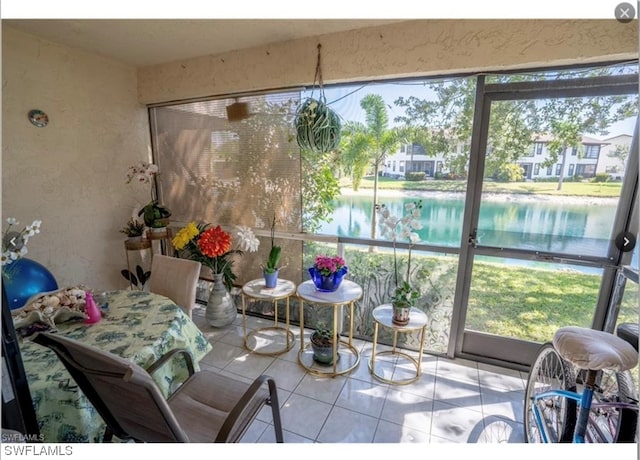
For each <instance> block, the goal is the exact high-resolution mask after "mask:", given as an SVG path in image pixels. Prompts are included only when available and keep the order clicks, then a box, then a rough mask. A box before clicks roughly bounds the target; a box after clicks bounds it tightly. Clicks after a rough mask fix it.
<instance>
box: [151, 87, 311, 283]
mask: <svg viewBox="0 0 640 460" xmlns="http://www.w3.org/2000/svg"><path fill="white" fill-rule="evenodd" d="M299 100H300V96H299V93H298V92H287V93H277V94H261V95H255V96H247V97H239V98H233V99H216V100H208V101H199V102H189V103H182V104H177V105H171V106H163V107H154V108H152V109H150V117H151V125H152V138H153V144H154V156H155V162H156V163H157V164H158V167H159V171H160V174H159V175H158V188H159V196H160V199H161V201H162V202H163V203H164V204H165V205H166V206H167V207H168V208H169V209H170V210H171V212H172V216H171V220H172V221H180V222H189V221H192V220H195V221H196V222H198V221H203V222H209V223H212V224H214V225H216V224H220V225H222V226H223V227H230V226H233V225H246V226H249V227H252V228H257V229H267V230H268V229H269V227H270V225H271V221H272V219H273V217H274V215H275V218H276V231H279V232H300V231H301V226H302V224H301V220H302V218H301V190H300V149H299V147H298V145H297V143H296V141H295V137H294V136H293V134H294V130H293V119H294V117H295V110H296V107H297V105H298V102H299ZM238 102H239V103H246V104H248V106H245V107H244V108H245V109H246V110H245V112H246V113H245V115H246V118H243V119H242V120H240V121H229V120H228V118H227V106H230V105H231V104H234V103H238ZM232 236H233V235H232ZM276 244H280V245H283V254H285V253H286V254H289V255H290V256H293V255H294V253H296V252H299V250H295V251H292V249H293V248H285V247H284V246H285V245H286V244H292V245H295V244H298V245H299V243H296V242H290V243H285V242H277V243H276ZM270 247H271V245H270V240H269V238H261V244H260V251H259V252H258V253H254V254H246V255H245V256H244V257H243V258H242V259H240V260H237V261H236V264H241V265H237V269H236V268H234V271H235V272H236V274H237V275H238V280H237V281H238V282H240V283H242V282H243V281H246V280H247V279H251V277H252V276H253V277H256V278H257V277H258V275H259V276H261V271H260V270H259V264H260V263H261V262H263V261H264V260H265V259H266V254H267V253H268V252H269V249H270ZM292 262H293V261H292ZM249 267H251V268H252V269H245V268H249Z"/></svg>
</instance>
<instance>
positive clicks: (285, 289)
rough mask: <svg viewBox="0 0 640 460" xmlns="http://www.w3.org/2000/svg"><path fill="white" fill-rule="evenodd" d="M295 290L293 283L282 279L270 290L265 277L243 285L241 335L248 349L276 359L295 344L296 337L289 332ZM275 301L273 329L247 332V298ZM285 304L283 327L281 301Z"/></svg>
mask: <svg viewBox="0 0 640 460" xmlns="http://www.w3.org/2000/svg"><path fill="white" fill-rule="evenodd" d="M295 291H296V285H295V284H294V283H293V281H289V280H283V279H279V280H278V284H277V285H276V287H274V288H267V287H266V286H265V283H264V278H260V279H256V280H253V281H249V282H248V283H245V285H244V286H242V336H243V338H244V346H245V348H246V349H247V350H249V351H251V352H253V353H256V354H259V355H268V356H275V355H279V354H282V353H285V352H287V351H289V350H291V348H293V344H294V343H295V340H296V339H295V336H294V335H293V332H292V331H291V330H289V297H291V295H292V294H293V293H294V292H295ZM247 298H250V299H253V300H263V301H272V302H273V310H274V312H273V318H274V319H273V321H274V324H273V326H265V327H257V328H254V329H252V330H251V331H249V333H247V316H246V299H247ZM281 300H284V302H285V313H284V316H285V323H284V327H283V326H280V325H279V324H278V301H281Z"/></svg>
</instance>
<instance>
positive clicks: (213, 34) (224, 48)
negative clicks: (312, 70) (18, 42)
mask: <svg viewBox="0 0 640 460" xmlns="http://www.w3.org/2000/svg"><path fill="white" fill-rule="evenodd" d="M399 21H400V20H397V19H396V20H383V19H71V20H65V19H9V20H3V21H2V25H3V27H4V26H8V27H13V28H15V29H19V30H22V31H23V32H27V33H30V34H33V35H37V36H39V37H42V38H44V39H46V40H49V41H52V42H56V43H60V44H63V45H67V46H71V47H74V48H82V49H85V50H88V51H92V52H95V53H98V54H101V55H103V56H107V57H110V58H113V59H117V60H119V61H122V62H125V63H127V64H130V65H133V66H136V67H140V66H147V65H154V64H160V63H164V62H171V61H176V60H181V59H188V58H193V57H196V56H204V55H208V54H219V53H224V52H228V51H232V50H239V49H244V48H252V47H254V46H260V45H266V44H269V43H276V42H282V41H287V40H295V39H299V38H304V37H311V36H317V35H324V34H329V33H334V32H341V31H345V30H351V29H359V28H363V27H372V26H377V25H382V24H388V23H392V22H399Z"/></svg>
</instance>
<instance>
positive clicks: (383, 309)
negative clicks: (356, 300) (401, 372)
mask: <svg viewBox="0 0 640 460" xmlns="http://www.w3.org/2000/svg"><path fill="white" fill-rule="evenodd" d="M372 315H373V324H374V326H373V352H372V354H371V361H369V372H370V373H371V375H373V376H374V377H375V378H376V379H378V380H380V381H381V382H385V383H390V384H394V385H408V384H409V383H413V382H415V381H416V380H418V379H419V378H420V375H421V374H422V353H423V351H424V335H425V331H426V329H427V315H426V314H425V313H424V312H423V311H422V310H418V309H417V308H411V312H410V313H409V323H408V324H406V325H404V326H399V325H397V324H394V322H393V320H392V318H393V307H392V306H391V304H384V305H380V306H379V307H376V308H375V309H374V310H373V313H372ZM380 325H382V326H383V327H386V328H388V329H391V330H392V331H393V348H392V349H391V350H384V351H377V350H376V347H377V343H378V329H379V326H380ZM416 330H419V331H420V350H419V351H418V359H415V358H414V357H413V356H411V355H409V354H408V353H406V352H404V351H400V350H398V349H397V346H396V345H397V342H398V332H411V331H416ZM382 355H391V356H396V357H397V358H399V359H400V358H404V359H406V360H408V361H409V362H410V363H411V364H412V365H413V366H414V367H415V375H413V376H411V377H409V378H407V379H394V378H393V376H392V378H390V379H387V378H385V377H383V376H382V375H380V374H378V373H376V358H377V357H378V356H382Z"/></svg>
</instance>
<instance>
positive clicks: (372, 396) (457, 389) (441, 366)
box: [193, 307, 526, 443]
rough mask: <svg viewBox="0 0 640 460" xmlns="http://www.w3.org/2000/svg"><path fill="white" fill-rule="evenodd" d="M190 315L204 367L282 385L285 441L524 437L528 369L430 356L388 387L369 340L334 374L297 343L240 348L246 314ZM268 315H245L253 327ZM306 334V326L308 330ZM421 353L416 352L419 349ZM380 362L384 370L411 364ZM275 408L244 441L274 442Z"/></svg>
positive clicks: (261, 416)
mask: <svg viewBox="0 0 640 460" xmlns="http://www.w3.org/2000/svg"><path fill="white" fill-rule="evenodd" d="M193 319H194V321H195V322H196V324H198V326H199V327H200V329H201V330H202V331H203V332H204V334H205V335H206V336H207V338H208V339H209V341H210V342H211V343H212V345H213V350H212V351H211V352H210V353H209V354H208V355H207V356H205V357H204V358H203V359H202V361H200V365H201V366H203V367H207V366H208V367H212V368H215V369H216V370H218V371H221V372H223V373H228V374H230V375H231V374H232V375H233V376H234V377H236V378H240V379H244V380H245V381H250V380H251V379H254V378H255V377H256V376H258V375H260V374H262V373H266V374H268V375H270V376H272V377H273V378H274V379H275V380H276V383H277V385H278V397H279V399H280V406H281V417H282V425H283V428H284V437H285V442H294V443H427V442H431V443H447V442H451V443H478V442H480V443H487V442H490V443H498V442H499V443H506V442H508V443H519V442H524V434H523V425H522V410H523V402H522V401H523V397H524V387H525V383H526V374H525V373H522V372H518V371H514V370H510V369H504V368H500V367H496V366H491V365H486V364H482V363H476V362H473V361H468V360H461V359H455V360H449V359H444V358H441V357H435V356H431V355H425V356H424V358H423V360H422V370H423V372H422V376H421V378H420V379H419V380H418V381H416V382H414V383H412V384H409V385H400V386H398V385H389V384H386V383H382V382H380V381H378V380H376V379H373V378H372V377H371V375H370V373H369V369H368V362H369V360H370V358H371V343H370V342H366V341H361V340H356V348H358V349H359V350H360V353H361V358H360V363H359V365H358V367H357V368H356V369H354V370H353V371H351V372H350V373H348V374H346V375H342V376H337V377H335V378H326V377H317V376H314V375H312V374H310V373H309V372H306V371H305V369H304V368H303V367H302V366H300V365H299V364H298V360H297V354H298V350H299V345H300V341H299V337H298V336H299V334H300V329H299V328H298V327H295V326H292V328H291V330H292V331H293V332H294V334H295V336H296V343H295V345H294V346H293V348H292V349H291V350H290V351H288V352H287V353H284V354H281V355H279V356H276V357H269V356H260V355H256V354H254V353H250V352H249V351H247V350H246V349H245V348H244V347H243V340H242V322H241V316H240V315H238V318H237V319H236V321H235V322H234V324H232V325H231V326H229V327H227V328H224V329H215V328H212V327H210V326H208V325H207V324H206V321H205V320H204V309H203V308H201V307H198V308H196V309H195V310H194V314H193ZM271 324H272V322H271V321H267V320H263V319H258V318H253V317H247V325H248V328H253V327H256V325H271ZM305 333H306V332H305ZM415 355H416V356H417V353H415ZM391 364H392V363H391V362H390V361H387V362H381V365H382V366H383V367H381V368H380V369H381V371H379V372H384V373H385V375H390V374H391V373H392V372H395V374H394V375H395V376H396V377H398V376H399V375H400V374H401V373H402V372H405V373H406V372H407V369H406V368H404V369H403V366H402V365H401V364H402V363H399V365H398V366H392V365H391ZM385 366H386V367H385ZM271 422H272V420H271V412H270V408H268V407H265V408H263V409H262V411H261V412H260V414H259V415H258V418H257V419H256V420H255V421H254V423H253V424H252V425H251V427H250V428H249V430H248V431H247V432H246V433H245V435H244V437H243V439H242V442H245V443H264V442H275V437H274V433H273V425H272V423H271Z"/></svg>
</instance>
